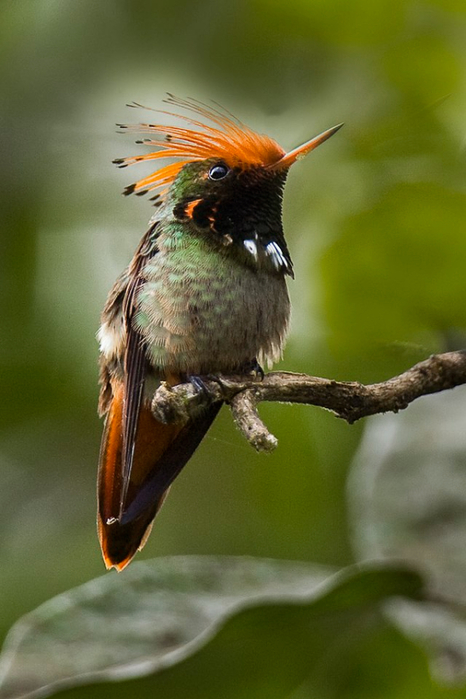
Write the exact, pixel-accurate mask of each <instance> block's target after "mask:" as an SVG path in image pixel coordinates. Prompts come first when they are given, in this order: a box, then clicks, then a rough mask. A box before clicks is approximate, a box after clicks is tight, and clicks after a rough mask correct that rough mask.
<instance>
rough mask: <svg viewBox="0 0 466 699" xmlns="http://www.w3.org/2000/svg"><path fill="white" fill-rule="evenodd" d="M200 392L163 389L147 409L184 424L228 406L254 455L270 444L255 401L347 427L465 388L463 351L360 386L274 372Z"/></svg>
mask: <svg viewBox="0 0 466 699" xmlns="http://www.w3.org/2000/svg"><path fill="white" fill-rule="evenodd" d="M202 382H203V384H204V386H205V391H201V392H200V391H199V389H197V388H196V387H195V386H193V385H192V384H190V383H185V384H179V385H178V386H174V387H173V388H169V387H167V386H166V385H165V384H163V385H162V386H161V387H160V388H159V389H158V390H157V392H156V394H155V396H154V400H153V403H152V410H153V413H154V415H155V417H156V418H157V419H158V420H160V421H161V422H167V423H168V422H186V421H187V420H189V418H190V417H193V416H194V415H195V414H196V413H198V412H199V410H201V409H202V406H205V405H206V404H208V403H209V402H212V401H214V402H215V401H222V402H226V403H229V404H230V407H231V410H232V413H233V417H234V420H235V422H236V424H237V425H238V427H239V428H240V430H241V432H242V433H243V434H244V436H245V437H246V439H247V440H248V441H249V442H250V443H251V444H252V445H253V446H254V447H255V449H257V450H258V451H271V450H272V449H274V448H275V447H276V445H277V440H276V438H275V437H274V436H273V435H272V434H271V433H270V432H269V431H268V429H267V427H266V426H265V425H264V423H263V422H262V420H261V419H260V417H259V415H258V414H257V410H256V408H257V404H258V403H260V402H261V401H279V402H282V403H302V404H307V405H316V406H320V407H321V408H326V409H327V410H331V411H332V412H334V413H335V415H336V416H337V417H340V418H342V419H344V420H346V421H347V422H348V423H350V424H352V423H353V422H356V420H360V419H361V418H362V417H367V416H368V415H375V414H376V413H386V412H398V411H399V410H403V409H404V408H406V407H407V406H408V405H409V404H410V403H412V402H413V401H414V400H416V398H419V397H421V396H425V395H429V394H431V393H437V392H439V391H445V390H447V389H450V388H454V387H455V386H460V385H461V384H464V383H466V350H461V351H457V352H446V353H444V354H434V355H432V356H431V357H429V359H425V360H424V361H422V362H419V363H418V364H415V365H414V366H413V367H411V368H410V369H408V370H407V371H405V372H403V373H402V374H400V375H399V376H395V377H393V378H391V379H389V380H388V381H383V382H381V383H375V384H369V385H364V384H361V383H357V382H347V381H333V380H331V379H322V378H319V377H316V376H308V375H307V374H294V373H290V372H286V371H276V372H270V373H269V374H266V375H265V377H264V379H263V380H262V381H261V380H260V379H259V378H258V377H256V376H251V375H248V376H236V375H233V376H221V377H218V379H216V380H215V379H212V377H206V378H205V379H204V378H202Z"/></svg>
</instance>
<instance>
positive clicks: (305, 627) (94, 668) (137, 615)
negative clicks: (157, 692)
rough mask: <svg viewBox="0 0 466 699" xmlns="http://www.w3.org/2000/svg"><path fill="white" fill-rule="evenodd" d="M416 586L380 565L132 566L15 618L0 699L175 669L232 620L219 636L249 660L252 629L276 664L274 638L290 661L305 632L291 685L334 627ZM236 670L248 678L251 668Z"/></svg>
mask: <svg viewBox="0 0 466 699" xmlns="http://www.w3.org/2000/svg"><path fill="white" fill-rule="evenodd" d="M420 587H421V581H420V579H419V577H418V576H417V575H416V574H415V573H412V572H410V571H409V570H406V569H405V568H390V567H385V566H382V567H379V568H378V569H377V568H371V567H366V568H365V569H360V568H350V569H347V570H346V571H343V572H341V573H337V574H331V572H330V571H329V570H328V569H323V568H321V567H317V566H315V565H309V564H305V563H299V562H288V561H273V560H269V559H262V560H261V559H254V558H242V557H237V558H236V557H225V558H213V557H202V556H201V557H195V556H193V557H174V558H160V559H156V560H154V561H152V562H150V563H139V564H135V565H133V566H131V567H130V568H129V569H128V570H127V571H125V572H124V574H122V575H116V574H107V575H105V576H103V577H100V578H97V579H95V580H93V581H91V582H89V583H86V584H85V585H83V586H81V587H78V588H75V589H73V590H70V591H69V592H67V593H65V594H62V595H59V596H58V597H55V598H54V599H52V600H50V601H49V602H47V603H45V604H43V605H42V606H40V607H39V608H38V609H36V610H35V611H33V612H32V613H30V614H28V615H26V616H25V617H24V618H23V619H21V620H20V621H19V622H18V623H17V624H15V625H14V627H13V628H12V629H11V631H10V634H9V635H8V637H7V640H6V643H5V647H4V650H3V653H2V656H1V658H0V662H1V664H0V697H1V699H15V698H19V697H36V696H41V697H42V696H47V695H49V694H53V693H54V692H56V691H58V690H60V689H63V688H68V687H74V686H76V685H80V684H86V683H90V682H95V681H118V680H123V679H127V678H133V677H142V676H145V675H148V674H151V673H156V672H158V671H161V670H163V669H164V668H168V667H171V666H176V665H179V664H183V661H185V659H186V658H188V657H189V656H191V655H193V654H194V653H195V652H196V651H197V650H199V649H200V648H201V647H202V646H204V645H205V644H206V643H207V642H208V641H209V640H210V639H211V638H212V637H213V636H214V635H215V634H216V632H217V631H218V630H219V628H220V627H222V626H223V625H224V624H225V623H226V621H227V619H229V618H230V617H236V619H235V620H233V621H232V622H231V625H227V626H226V628H224V629H223V631H222V634H223V636H224V637H225V636H226V637H227V638H229V639H230V641H228V643H231V642H233V640H234V639H238V637H239V640H240V645H239V649H240V654H242V662H243V663H244V661H246V662H247V663H250V662H251V661H253V656H251V657H249V656H248V652H249V651H247V649H248V648H249V647H250V646H251V643H252V640H253V639H254V638H255V637H257V635H259V637H262V638H264V634H265V638H266V639H267V642H268V643H269V644H270V643H272V644H273V645H274V646H275V650H276V652H277V662H278V661H279V658H280V657H282V658H283V650H284V646H283V644H285V647H286V649H287V651H286V653H287V654H288V655H289V656H290V657H289V659H288V660H290V661H291V660H293V658H295V656H296V647H295V645H294V644H293V643H292V644H291V645H289V643H290V642H291V641H293V639H294V642H295V643H296V642H298V646H299V639H300V637H302V635H303V633H304V632H305V634H304V635H306V634H307V635H309V634H310V636H311V639H312V645H313V646H315V648H314V651H313V656H312V657H313V659H312V662H311V659H310V657H308V656H307V655H306V653H302V654H301V655H302V658H301V659H300V660H299V662H298V663H296V662H292V663H291V666H290V668H289V669H288V671H287V672H286V673H284V676H283V678H282V679H283V681H285V682H288V681H290V678H289V675H290V673H291V675H292V679H291V684H292V686H293V685H294V683H295V682H298V684H299V682H301V681H303V679H304V678H305V677H306V676H307V675H308V674H309V671H310V668H311V667H312V665H313V663H315V662H317V661H318V657H319V654H320V653H322V652H324V651H325V648H326V647H327V646H328V644H331V643H333V641H334V640H335V638H336V637H338V634H339V630H343V631H344V633H345V634H350V635H351V634H352V633H353V625H354V629H355V630H358V629H359V631H360V629H361V618H362V616H364V611H367V610H370V611H371V612H372V613H373V612H374V608H375V607H376V606H377V604H378V603H379V602H380V601H382V600H385V599H387V598H388V597H391V596H393V595H403V596H407V597H411V598H412V597H414V598H417V597H419V594H420ZM245 610H247V611H245ZM353 640H354V639H353ZM236 651H237V652H238V648H237V649H236ZM299 656H300V654H299V652H298V657H299ZM269 660H270V662H271V663H272V664H273V654H272V655H271V656H270V657H269ZM295 660H296V658H295ZM283 662H284V666H285V667H286V663H287V660H286V659H283ZM219 667H222V663H221V662H220V665H219ZM243 675H244V677H243ZM242 677H243V681H246V682H247V678H248V677H249V674H248V673H247V672H246V673H242ZM234 689H235V683H234V682H233V684H232V690H234ZM270 696H275V695H270ZM277 696H280V695H277Z"/></svg>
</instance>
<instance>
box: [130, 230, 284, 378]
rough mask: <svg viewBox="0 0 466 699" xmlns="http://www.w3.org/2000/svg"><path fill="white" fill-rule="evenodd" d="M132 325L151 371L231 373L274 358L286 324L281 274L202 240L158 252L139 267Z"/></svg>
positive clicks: (282, 339) (278, 351) (278, 352)
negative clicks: (208, 246)
mask: <svg viewBox="0 0 466 699" xmlns="http://www.w3.org/2000/svg"><path fill="white" fill-rule="evenodd" d="M137 306H138V312H137V314H136V318H135V322H136V325H137V327H138V328H139V329H140V330H141V331H142V334H143V335H144V337H145V339H146V342H147V345H148V348H149V358H150V361H151V363H152V364H153V366H154V368H164V367H167V368H169V369H171V370H173V371H182V372H187V373H191V374H196V373H197V374H203V373H210V372H227V371H233V370H234V369H236V368H238V367H240V366H241V365H242V364H244V363H245V362H248V361H250V360H252V359H254V358H257V359H258V360H259V362H264V361H268V362H269V363H270V362H273V361H275V360H276V359H278V358H279V356H280V353H281V350H282V346H283V342H284V339H285V335H286V330H287V326H288V319H289V300H288V294H287V290H286V283H285V280H284V278H283V276H279V275H272V274H269V273H266V272H263V271H260V270H256V269H253V268H251V267H248V266H246V265H244V264H242V263H241V262H240V261H238V260H236V259H234V257H232V256H227V255H225V254H222V251H216V250H212V249H205V247H203V246H202V244H201V243H199V242H198V241H194V242H193V244H191V245H188V246H183V247H180V248H178V249H176V248H175V249H166V250H164V249H163V248H162V250H161V251H160V252H159V253H158V254H157V255H156V256H155V257H154V258H153V260H151V261H150V262H149V263H148V264H147V266H146V268H145V270H144V283H143V285H142V287H141V290H140V292H139V295H138V299H137Z"/></svg>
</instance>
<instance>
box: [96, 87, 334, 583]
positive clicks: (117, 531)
mask: <svg viewBox="0 0 466 699" xmlns="http://www.w3.org/2000/svg"><path fill="white" fill-rule="evenodd" d="M165 102H166V103H168V104H169V105H170V106H171V107H172V108H173V107H174V108H176V111H175V112H170V111H165V112H162V114H165V115H169V116H170V121H173V118H174V117H176V118H178V119H179V120H180V122H181V125H180V126H176V125H163V124H156V123H145V124H139V125H125V124H119V125H118V126H119V127H121V128H122V129H126V130H128V131H133V132H137V133H143V134H148V135H149V137H148V138H145V139H144V140H139V141H136V143H139V144H144V145H146V146H150V147H151V151H150V152H147V153H145V154H144V155H139V156H130V157H126V158H119V159H117V160H115V161H114V163H116V164H117V165H118V166H120V167H127V166H129V165H132V164H135V163H139V162H146V161H152V160H154V161H157V160H160V159H162V158H168V159H170V161H169V163H168V164H165V165H163V166H161V167H159V169H157V170H156V171H155V172H153V173H152V174H150V175H148V176H147V177H144V178H143V179H140V180H138V181H136V182H134V183H133V184H131V185H129V186H128V187H126V189H125V190H124V194H125V195H129V194H136V195H143V194H146V193H149V192H152V193H153V194H154V196H152V200H153V201H154V205H155V206H156V210H155V213H154V215H153V216H152V218H151V219H150V221H149V224H148V229H147V231H146V233H145V234H144V236H143V237H142V240H141V242H140V243H139V245H138V247H137V249H136V252H135V254H134V257H133V259H132V260H131V262H130V263H129V265H128V267H127V268H126V269H125V270H124V271H123V273H122V274H121V275H120V276H119V277H118V279H117V280H116V282H115V284H114V286H113V288H112V289H111V291H110V293H109V296H108V299H107V302H106V304H105V307H104V310H103V313H102V317H101V325H100V329H99V332H98V339H99V342H100V351H101V356H100V397H99V414H100V415H101V416H105V425H104V430H103V436H102V443H101V449H100V458H99V471H98V484H97V489H98V515H97V524H98V534H99V540H100V545H101V549H102V554H103V559H104V562H105V564H106V566H107V568H112V567H114V568H116V569H117V570H119V571H120V570H122V569H123V568H124V567H125V566H126V565H128V563H129V562H130V561H131V559H132V558H133V556H134V555H135V554H136V552H137V551H138V550H140V549H141V548H142V547H143V546H144V544H145V542H146V541H147V537H148V535H149V533H150V530H151V528H152V524H153V520H154V518H155V516H156V514H157V512H158V511H159V509H160V507H161V505H162V503H163V501H164V500H165V497H166V495H167V493H168V491H169V489H170V486H171V484H172V482H173V481H174V479H175V478H176V476H177V475H178V474H179V473H180V471H181V469H182V468H183V467H184V466H185V464H186V463H187V461H188V460H189V459H190V457H191V456H192V454H193V452H194V451H195V449H196V448H197V446H198V445H199V443H200V442H201V440H202V439H203V437H204V435H205V434H206V432H207V430H208V429H209V427H210V426H211V424H212V422H213V420H214V418H215V417H216V415H217V413H218V411H219V409H220V407H221V402H213V403H212V404H210V405H209V406H208V407H206V408H204V409H203V410H202V411H201V412H200V413H199V415H196V416H195V417H193V418H190V420H189V422H188V423H187V424H184V425H179V424H162V423H161V422H159V421H157V420H156V419H155V417H154V416H153V414H152V412H151V400H152V398H153V395H154V392H155V390H156V388H157V387H158V386H159V385H160V383H161V382H166V383H167V384H168V385H169V386H175V385H177V384H179V383H183V382H186V381H191V382H193V384H194V385H195V386H197V387H198V388H199V390H201V389H202V378H201V377H202V376H206V375H209V376H221V375H222V374H228V373H230V374H231V373H250V372H251V371H252V370H256V371H257V372H258V373H259V374H261V373H262V369H261V365H262V364H263V363H266V364H267V365H268V366H269V367H270V366H271V365H272V364H273V363H274V362H276V361H277V360H278V359H279V358H280V357H281V354H282V350H283V346H284V343H285V338H286V335H287V331H288V325H289V319H290V301H289V297H288V292H287V285H286V278H287V277H291V278H292V277H293V264H292V261H291V257H290V253H289V251H288V247H287V244H286V242H285V238H284V234H283V226H282V197H283V189H284V185H285V180H286V177H287V173H288V170H289V168H290V166H291V165H292V164H293V163H294V162H296V161H297V160H298V159H299V158H301V157H303V156H305V155H306V154H307V153H309V152H310V151H312V150H313V149H314V148H316V147H317V146H319V145H320V144H321V143H323V142H324V141H326V140H327V139H328V138H329V137H330V136H332V135H333V134H334V133H335V132H336V131H337V130H338V129H339V128H340V127H341V126H342V124H339V125H337V126H334V127H333V128H331V129H328V130H327V131H324V132H323V133H321V134H320V135H318V136H316V137H315V138H313V139H311V140H310V141H307V142H306V143H304V144H303V145H301V146H299V147H297V148H294V149H293V150H290V151H289V152H286V151H285V150H284V149H283V148H282V147H281V146H279V145H278V143H277V142H276V141H275V140H273V139H272V138H270V137H268V136H266V135H262V134H259V133H256V132H255V131H253V130H252V129H251V128H249V127H248V126H246V125H245V124H243V123H242V122H241V121H239V120H238V119H236V118H235V117H234V116H233V115H231V114H230V113H229V112H227V111H226V110H223V109H222V108H220V107H218V106H217V105H216V104H214V106H212V107H211V106H208V105H205V104H203V103H202V102H199V101H197V100H195V99H180V98H177V97H175V96H173V95H170V94H169V95H168V98H167V99H166V100H165ZM129 106H134V107H141V106H142V105H139V104H137V103H133V104H132V105H129ZM180 112H181V113H180Z"/></svg>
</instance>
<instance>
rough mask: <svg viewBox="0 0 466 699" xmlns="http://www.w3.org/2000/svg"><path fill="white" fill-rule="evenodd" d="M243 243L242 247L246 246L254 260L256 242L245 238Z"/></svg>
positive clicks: (255, 256)
mask: <svg viewBox="0 0 466 699" xmlns="http://www.w3.org/2000/svg"><path fill="white" fill-rule="evenodd" d="M243 245H244V247H245V248H246V250H247V251H248V252H249V253H251V255H252V256H253V258H254V259H255V260H257V245H256V243H255V242H254V241H253V240H245V241H244V242H243Z"/></svg>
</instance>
